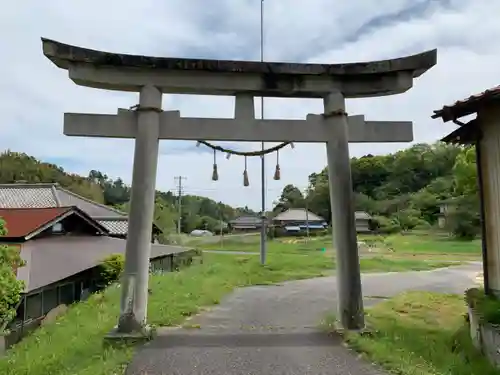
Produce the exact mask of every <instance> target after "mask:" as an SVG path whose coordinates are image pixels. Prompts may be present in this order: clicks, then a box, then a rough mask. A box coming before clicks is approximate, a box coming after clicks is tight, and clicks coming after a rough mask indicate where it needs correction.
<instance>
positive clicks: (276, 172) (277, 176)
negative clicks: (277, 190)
mask: <svg viewBox="0 0 500 375" xmlns="http://www.w3.org/2000/svg"><path fill="white" fill-rule="evenodd" d="M274 179H275V180H276V181H278V180H280V179H281V170H280V151H279V150H278V151H276V169H275V170H274Z"/></svg>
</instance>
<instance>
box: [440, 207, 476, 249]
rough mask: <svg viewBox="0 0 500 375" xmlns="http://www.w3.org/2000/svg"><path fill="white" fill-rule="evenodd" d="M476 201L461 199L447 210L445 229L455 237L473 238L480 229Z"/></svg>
mask: <svg viewBox="0 0 500 375" xmlns="http://www.w3.org/2000/svg"><path fill="white" fill-rule="evenodd" d="M475 203H476V202H469V201H467V200H465V199H464V200H463V201H461V202H460V203H458V204H457V205H456V207H455V208H454V209H452V210H450V211H449V212H448V215H447V217H446V229H447V230H448V231H449V232H450V233H452V234H453V235H454V236H455V237H456V238H459V239H463V240H469V241H470V240H473V239H474V238H476V236H477V235H478V234H479V232H480V230H481V222H480V216H479V212H478V210H477V207H476V204H475Z"/></svg>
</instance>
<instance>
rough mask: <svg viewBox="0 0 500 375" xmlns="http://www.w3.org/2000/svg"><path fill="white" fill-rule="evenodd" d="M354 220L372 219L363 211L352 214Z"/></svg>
mask: <svg viewBox="0 0 500 375" xmlns="http://www.w3.org/2000/svg"><path fill="white" fill-rule="evenodd" d="M354 218H355V219H371V218H372V217H371V216H370V214H368V213H367V212H364V211H356V212H355V213H354Z"/></svg>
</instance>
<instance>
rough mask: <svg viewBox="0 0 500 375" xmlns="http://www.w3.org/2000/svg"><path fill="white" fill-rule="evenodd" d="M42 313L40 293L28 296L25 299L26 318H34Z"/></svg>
mask: <svg viewBox="0 0 500 375" xmlns="http://www.w3.org/2000/svg"><path fill="white" fill-rule="evenodd" d="M42 315H43V314H42V294H41V293H37V294H33V295H31V296H28V298H27V300H26V320H29V319H36V318H39V317H41V316H42Z"/></svg>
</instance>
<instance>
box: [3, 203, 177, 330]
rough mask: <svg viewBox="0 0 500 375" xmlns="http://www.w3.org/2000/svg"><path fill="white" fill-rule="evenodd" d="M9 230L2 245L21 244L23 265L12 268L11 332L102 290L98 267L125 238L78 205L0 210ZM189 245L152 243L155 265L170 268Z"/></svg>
mask: <svg viewBox="0 0 500 375" xmlns="http://www.w3.org/2000/svg"><path fill="white" fill-rule="evenodd" d="M0 217H1V218H2V219H3V220H4V221H5V227H6V229H7V231H8V232H7V234H6V235H5V236H2V237H0V244H3V245H8V246H11V247H15V248H17V249H19V252H20V255H21V258H22V259H23V260H24V261H25V262H26V265H25V266H23V267H20V268H18V269H16V270H15V271H16V276H17V278H18V280H22V281H24V284H25V289H24V291H23V296H22V301H21V303H20V305H19V307H18V309H17V315H16V318H15V320H14V321H13V322H12V324H11V327H10V328H11V329H13V330H14V331H18V330H21V331H22V330H24V327H25V326H30V325H32V324H33V323H37V322H39V321H40V319H41V318H42V317H43V316H45V315H46V314H47V313H48V312H49V311H51V310H52V309H54V308H55V307H57V306H59V305H61V304H65V305H68V304H71V303H73V302H75V301H79V300H80V299H82V298H84V297H85V296H86V295H88V294H89V293H91V292H93V291H96V290H98V289H100V287H101V285H99V282H100V280H101V277H100V274H99V270H98V268H97V266H98V265H99V264H100V263H101V262H102V260H103V259H104V258H105V257H106V256H108V255H110V254H117V253H118V254H123V253H124V252H125V245H126V241H125V240H123V239H119V238H113V237H110V236H109V234H110V232H111V231H110V229H109V228H107V227H106V226H104V225H103V224H102V223H101V222H99V221H97V220H94V219H93V218H92V217H90V215H88V214H87V213H85V212H84V211H83V210H81V209H80V208H78V207H76V206H71V207H51V208H13V209H5V208H3V209H0ZM186 250H187V249H185V248H181V247H174V246H164V245H156V244H152V245H151V266H152V268H153V269H154V270H156V269H161V270H164V271H170V270H172V269H173V262H174V256H176V255H177V254H179V253H182V252H184V251H186Z"/></svg>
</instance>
